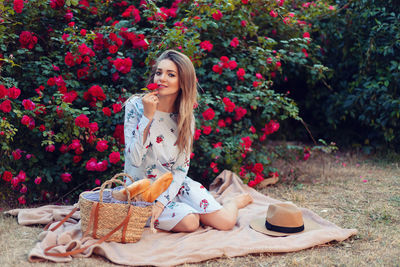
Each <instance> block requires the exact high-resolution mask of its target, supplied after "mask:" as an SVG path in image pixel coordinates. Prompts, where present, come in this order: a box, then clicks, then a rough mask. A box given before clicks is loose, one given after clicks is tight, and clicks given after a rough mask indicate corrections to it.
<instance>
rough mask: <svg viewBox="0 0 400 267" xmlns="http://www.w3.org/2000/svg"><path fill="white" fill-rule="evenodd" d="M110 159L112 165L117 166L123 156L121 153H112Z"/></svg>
mask: <svg viewBox="0 0 400 267" xmlns="http://www.w3.org/2000/svg"><path fill="white" fill-rule="evenodd" d="M108 158H109V159H110V162H111V163H113V164H116V163H117V162H118V161H120V159H121V155H120V154H119V152H111V153H110V155H109V156H108Z"/></svg>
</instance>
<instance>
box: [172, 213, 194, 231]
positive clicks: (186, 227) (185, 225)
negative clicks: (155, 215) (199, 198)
mask: <svg viewBox="0 0 400 267" xmlns="http://www.w3.org/2000/svg"><path fill="white" fill-rule="evenodd" d="M199 226H200V217H199V214H195V213H191V214H188V215H186V216H185V217H184V218H183V219H182V220H181V221H180V222H179V223H178V224H177V225H176V226H175V227H174V228H173V229H172V231H173V232H194V231H196V230H197V229H198V228H199Z"/></svg>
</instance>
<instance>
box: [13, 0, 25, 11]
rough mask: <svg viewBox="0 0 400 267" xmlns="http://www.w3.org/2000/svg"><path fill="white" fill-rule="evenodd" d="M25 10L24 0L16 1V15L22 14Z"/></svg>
mask: <svg viewBox="0 0 400 267" xmlns="http://www.w3.org/2000/svg"><path fill="white" fill-rule="evenodd" d="M23 8H24V1H23V0H14V10H15V12H16V13H22V9H23Z"/></svg>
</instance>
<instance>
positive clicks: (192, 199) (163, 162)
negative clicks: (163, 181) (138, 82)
mask: <svg viewBox="0 0 400 267" xmlns="http://www.w3.org/2000/svg"><path fill="white" fill-rule="evenodd" d="M176 122H177V114H174V113H166V112H161V111H158V110H157V111H156V112H155V114H154V117H153V120H152V122H151V126H150V129H149V133H148V136H147V139H146V142H145V143H143V138H144V136H143V135H144V130H145V128H146V126H147V125H148V123H149V119H148V118H146V117H145V116H144V115H143V104H142V99H141V98H140V97H133V98H132V99H131V100H129V101H128V102H127V104H126V107H125V124H124V134H125V172H126V173H128V174H130V175H131V176H132V177H133V178H134V179H135V180H140V179H143V178H149V179H152V180H153V181H155V180H156V179H157V178H158V177H160V176H161V175H163V174H164V173H167V172H171V173H172V175H173V180H172V182H171V184H170V186H169V187H168V189H167V190H166V191H165V192H163V193H162V194H161V195H160V196H159V197H158V198H157V201H160V202H161V203H162V204H163V205H164V206H165V209H164V211H163V212H162V213H161V215H160V217H159V218H158V220H157V221H156V222H155V225H156V227H157V228H159V229H163V230H166V231H170V230H171V229H172V228H174V226H175V225H176V224H177V223H178V222H179V221H180V220H182V219H183V218H184V217H185V216H186V215H188V214H190V213H198V214H205V213H211V212H215V211H217V210H219V209H221V208H222V206H221V205H220V204H219V203H218V202H217V201H216V200H215V199H214V197H213V196H212V195H211V194H210V193H209V192H208V190H207V189H206V188H205V187H204V186H202V185H201V184H200V183H198V182H196V181H194V180H192V179H191V178H189V177H188V176H187V172H188V170H189V163H190V153H179V150H178V146H177V145H176V144H175V143H176V140H177V131H178V130H177V123H176ZM193 128H194V125H193ZM126 182H127V184H130V183H131V182H130V180H129V179H127V181H126Z"/></svg>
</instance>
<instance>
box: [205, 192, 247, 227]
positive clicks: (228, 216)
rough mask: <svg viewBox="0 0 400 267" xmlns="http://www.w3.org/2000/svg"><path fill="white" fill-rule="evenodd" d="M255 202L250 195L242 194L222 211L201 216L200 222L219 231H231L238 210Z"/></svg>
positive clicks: (225, 205)
mask: <svg viewBox="0 0 400 267" xmlns="http://www.w3.org/2000/svg"><path fill="white" fill-rule="evenodd" d="M252 202H253V198H252V197H251V196H250V195H249V194H241V195H239V196H237V197H236V198H233V199H230V200H228V201H226V202H224V204H223V205H222V209H220V210H218V211H216V212H213V213H207V214H200V221H201V222H202V223H203V224H205V225H209V226H212V227H214V228H216V229H218V230H231V229H232V228H233V227H234V226H235V224H236V220H237V216H238V210H239V209H241V208H244V207H246V206H247V205H249V204H250V203H252Z"/></svg>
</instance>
